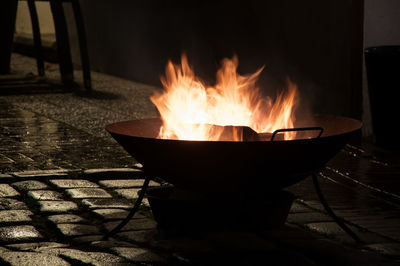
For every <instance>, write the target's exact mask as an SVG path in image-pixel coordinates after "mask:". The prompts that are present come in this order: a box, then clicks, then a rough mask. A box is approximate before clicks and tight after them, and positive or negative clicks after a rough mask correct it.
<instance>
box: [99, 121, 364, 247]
mask: <svg viewBox="0 0 400 266" xmlns="http://www.w3.org/2000/svg"><path fill="white" fill-rule="evenodd" d="M310 130H311V131H312V130H315V131H319V133H318V135H317V136H316V137H315V138H319V137H320V136H321V135H322V133H323V128H322V127H305V128H293V129H279V130H276V131H275V132H273V134H272V136H271V139H270V141H274V137H275V136H276V135H277V134H280V133H284V132H293V131H310ZM145 169H146V168H145V167H144V172H145V173H146V175H145V176H146V178H145V180H144V183H143V186H142V189H141V190H140V191H139V195H138V199H137V200H136V202H135V204H134V206H133V208H132V209H131V211H130V213H129V214H128V215H127V217H126V218H125V219H124V220H123V221H122V222H121V223H120V224H118V225H117V226H116V227H115V228H114V229H113V230H111V231H109V232H108V233H107V234H105V236H104V237H103V239H108V238H109V237H111V236H113V235H114V234H116V233H118V232H119V231H120V230H121V229H122V228H123V227H124V226H125V225H126V224H127V223H128V222H129V221H130V220H131V218H132V217H133V216H134V215H135V213H136V212H137V211H138V209H139V207H140V204H141V203H142V201H143V198H144V196H145V194H146V192H147V188H148V185H149V182H150V180H151V179H153V178H154V177H153V176H152V175H151V174H148V173H147V172H146V171H145ZM310 175H311V176H312V179H313V184H314V188H315V191H316V193H317V195H318V198H319V200H320V202H321V204H322V205H323V207H324V209H325V211H326V212H327V213H328V214H329V215H330V216H331V218H332V219H333V220H334V221H335V222H336V223H337V224H338V225H339V226H340V227H341V228H342V229H343V230H344V231H345V232H346V233H347V234H348V235H349V236H350V237H352V238H353V239H354V240H355V241H356V242H357V243H361V242H362V241H361V240H360V238H359V237H358V236H357V235H356V234H355V233H354V232H353V231H352V230H351V229H350V228H349V227H348V226H346V224H345V223H344V222H343V220H342V219H341V218H339V217H338V216H337V215H336V214H335V213H334V212H333V210H332V209H331V208H330V207H329V205H328V203H327V201H326V199H325V197H324V196H323V194H322V191H321V188H320V185H319V182H318V177H317V174H316V173H315V171H314V172H312V173H311V174H310Z"/></svg>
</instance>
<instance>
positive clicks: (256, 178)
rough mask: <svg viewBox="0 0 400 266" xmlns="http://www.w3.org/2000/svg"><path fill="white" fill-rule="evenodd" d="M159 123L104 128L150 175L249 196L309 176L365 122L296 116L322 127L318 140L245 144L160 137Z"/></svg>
mask: <svg viewBox="0 0 400 266" xmlns="http://www.w3.org/2000/svg"><path fill="white" fill-rule="evenodd" d="M160 126H161V120H160V119H143V120H133V121H126V122H118V123H114V124H111V125H108V126H107V127H106V130H107V131H108V132H109V133H110V134H111V135H112V137H113V138H114V139H115V140H116V141H117V142H118V143H119V144H120V145H121V146H122V147H123V148H124V149H125V150H126V151H127V152H128V153H129V154H131V155H132V156H133V157H134V158H135V159H136V160H137V161H139V162H140V163H141V164H143V166H144V170H145V173H147V174H148V175H152V176H157V177H159V178H162V179H164V180H165V181H167V182H169V183H171V184H174V185H175V186H176V187H178V188H182V189H188V190H192V191H197V192H201V193H203V194H215V193H218V194H221V193H225V194H226V193H238V192H239V191H244V193H245V194H248V192H249V191H252V190H253V191H254V190H263V191H266V190H271V191H273V190H278V189H279V190H280V189H282V188H284V187H287V186H290V185H292V184H294V183H297V182H299V181H301V180H302V179H304V178H306V177H307V176H308V175H310V174H311V173H312V172H315V171H317V170H318V169H319V168H321V167H323V166H324V165H325V164H326V163H327V162H328V161H329V160H330V159H331V158H332V157H333V156H335V154H337V153H338V152H339V151H340V149H341V148H342V147H343V146H344V145H345V144H346V143H347V142H348V140H349V139H350V138H351V136H352V135H353V134H354V133H355V132H356V131H358V130H360V128H361V126H362V123H361V122H360V121H357V120H354V119H351V118H346V117H337V116H330V115H314V116H308V117H303V118H299V119H297V121H296V124H295V127H315V126H319V127H322V128H323V129H324V132H323V134H322V135H321V137H320V138H313V139H298V140H290V141H282V140H280V141H279V140H278V141H247V142H233V141H185V140H170V139H158V138H157V135H158V133H159V129H160Z"/></svg>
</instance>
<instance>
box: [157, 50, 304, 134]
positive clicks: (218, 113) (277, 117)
mask: <svg viewBox="0 0 400 266" xmlns="http://www.w3.org/2000/svg"><path fill="white" fill-rule="evenodd" d="M237 67H238V59H237V57H233V58H232V59H224V60H223V61H222V66H221V68H220V69H219V70H218V72H217V83H216V85H215V86H213V87H211V86H208V85H206V84H204V83H203V82H202V81H201V80H200V79H199V78H198V77H196V76H195V74H194V72H193V70H192V68H191V67H190V66H189V64H188V61H187V58H186V56H185V55H182V60H181V65H180V66H179V65H174V64H172V62H171V61H169V62H168V65H167V69H166V76H165V77H162V79H161V81H162V83H163V85H164V88H165V91H164V92H162V93H156V94H155V95H153V96H152V97H151V101H152V102H153V103H154V104H155V105H156V107H157V108H158V110H159V112H160V114H161V118H162V121H163V125H162V126H161V128H160V133H159V138H162V139H179V140H213V141H218V140H230V141H243V140H244V138H243V134H241V132H242V131H243V127H249V128H251V129H252V130H254V131H256V132H257V133H268V132H269V133H272V132H274V131H275V130H278V129H285V128H293V124H294V121H295V116H294V107H295V105H296V103H297V102H298V93H297V87H296V85H295V84H293V83H291V82H290V81H289V82H288V83H289V84H288V88H287V92H286V93H280V94H279V95H278V96H277V97H276V99H275V101H273V100H272V99H271V98H270V97H268V98H263V97H262V96H261V93H260V90H259V88H258V87H257V86H256V81H257V78H258V76H259V74H260V73H261V71H262V70H263V68H260V69H259V70H258V71H257V72H255V73H254V74H251V75H247V76H241V75H239V74H238V73H237V72H236V70H237ZM216 125H217V126H216ZM223 126H237V127H232V128H231V131H232V134H230V135H229V137H228V138H227V134H226V130H225V129H224V127H223ZM283 135H284V139H285V140H289V139H294V138H295V136H296V132H286V133H284V134H283Z"/></svg>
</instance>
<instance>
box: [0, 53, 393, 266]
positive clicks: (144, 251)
mask: <svg viewBox="0 0 400 266" xmlns="http://www.w3.org/2000/svg"><path fill="white" fill-rule="evenodd" d="M34 66H35V65H34V61H33V60H31V59H30V58H27V57H23V56H19V55H13V65H12V67H13V70H14V71H15V72H16V73H19V74H20V73H27V72H34ZM47 72H48V74H47V75H48V76H49V77H52V78H58V77H57V68H56V67H55V66H53V65H50V66H48V71H47ZM75 75H76V79H77V80H79V79H80V75H81V73H80V72H79V71H77V72H76V73H75ZM93 84H94V88H95V92H94V93H93V94H92V95H87V94H85V93H83V92H61V93H60V92H57V93H55V92H53V91H46V92H42V93H34V94H32V93H29V94H18V93H15V94H10V93H7V94H8V95H6V96H0V169H1V172H0V244H1V246H0V265H3V264H5V265H7V264H11V265H104V264H113V265H114V264H115V265H136V264H137V265H266V264H267V265H400V243H399V242H400V221H399V220H400V218H399V217H400V215H399V214H400V207H399V204H400V183H399V182H400V181H399V179H398V177H399V176H400V175H399V173H400V160H399V158H400V155H399V154H398V153H393V152H387V151H384V150H380V149H377V148H375V147H373V146H370V145H368V144H364V147H363V149H360V148H355V147H352V146H346V147H345V148H344V149H343V150H342V151H341V152H340V153H339V154H338V155H337V156H336V157H335V158H334V159H333V160H331V161H330V162H329V164H328V165H327V167H325V168H324V169H322V170H321V174H320V177H319V179H320V182H321V188H322V191H323V192H324V195H325V196H326V198H327V201H328V202H329V203H330V204H331V207H332V208H333V209H334V211H335V212H336V213H337V214H338V215H339V216H340V217H342V218H343V219H344V220H345V222H346V223H347V224H348V225H349V226H350V227H351V228H352V230H353V231H354V232H355V233H356V234H357V235H359V237H360V238H361V239H362V240H363V243H362V244H357V243H355V242H354V241H353V240H352V239H351V238H350V237H349V236H348V235H347V234H345V233H344V232H343V231H342V230H341V229H340V228H339V227H338V226H337V225H336V224H335V223H334V222H333V221H332V219H331V218H330V217H329V216H328V215H327V214H326V213H325V211H324V210H323V208H322V206H321V204H320V203H319V201H318V199H317V197H316V194H315V192H314V189H313V186H312V182H311V179H310V178H308V179H306V180H304V181H303V182H300V183H298V184H296V185H294V186H292V187H291V188H290V189H289V190H290V191H292V192H293V193H294V194H295V195H296V196H297V197H298V199H297V200H296V201H295V203H294V204H293V206H292V209H291V211H290V214H289V217H288V219H287V223H286V225H285V226H284V227H283V228H281V229H279V230H272V231H265V232H260V231H257V232H219V233H217V232H215V233H208V234H203V235H201V236H196V237H171V236H167V235H165V234H164V233H163V232H162V231H161V232H160V231H158V230H157V228H156V223H155V222H154V219H153V218H152V214H151V211H150V210H149V207H148V203H147V202H145V203H144V205H143V206H142V208H141V211H140V213H139V214H137V215H136V216H135V217H134V219H132V221H131V222H130V223H129V224H128V225H127V226H126V227H124V228H123V230H122V231H121V232H120V233H118V234H117V235H115V236H114V237H112V238H110V239H109V240H102V236H103V235H104V234H105V233H106V232H107V231H108V230H110V229H112V228H113V227H114V226H115V225H116V224H118V222H119V221H121V219H123V218H124V217H125V216H126V215H127V212H128V210H129V208H131V207H132V204H133V202H134V199H135V198H136V195H137V191H138V190H139V189H140V186H141V184H142V182H143V178H144V176H143V173H142V171H141V170H140V164H137V162H136V161H135V160H134V159H133V158H131V157H130V156H129V155H128V154H127V153H126V152H125V151H123V150H122V149H121V148H120V147H119V145H117V144H116V143H115V142H114V141H113V140H112V139H111V138H110V137H109V136H108V134H107V133H106V132H105V130H104V126H105V125H106V124H108V123H111V122H115V121H120V120H127V119H134V118H144V117H151V116H154V115H156V112H155V110H154V108H153V107H152V105H151V103H150V102H149V100H148V96H150V95H151V94H152V93H153V92H154V90H155V88H153V87H150V86H147V85H143V84H138V83H135V82H131V81H126V80H121V79H118V78H115V77H110V76H107V75H104V74H100V73H95V72H94V73H93ZM0 95H1V93H0ZM151 185H152V186H158V185H159V184H158V183H157V182H152V183H151ZM205 215H207V214H205ZM210 219H212V217H210Z"/></svg>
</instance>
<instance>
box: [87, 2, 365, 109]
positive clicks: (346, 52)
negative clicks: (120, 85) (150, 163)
mask: <svg viewBox="0 0 400 266" xmlns="http://www.w3.org/2000/svg"><path fill="white" fill-rule="evenodd" d="M144 2H146V3H140V4H138V3H135V1H132V0H114V1H109V0H84V1H81V5H82V9H83V12H84V16H85V19H86V26H87V34H88V45H89V50H90V61H91V64H92V66H93V68H94V69H96V70H99V71H102V72H106V73H110V74H113V75H118V76H121V77H125V78H128V79H133V80H136V81H140V82H145V83H150V84H155V85H160V82H159V77H160V75H161V74H162V73H163V72H164V68H165V65H166V62H167V60H168V59H173V60H174V61H175V62H178V61H179V58H180V55H181V53H182V52H183V51H185V52H186V53H187V54H188V57H189V61H190V63H191V64H192V65H193V66H194V68H195V71H196V73H198V74H199V75H200V76H201V77H202V78H203V79H205V80H208V81H212V80H213V78H214V73H215V70H216V69H217V67H218V62H219V60H220V59H221V58H223V57H231V56H232V55H233V54H234V53H236V54H237V55H238V56H239V72H240V73H242V74H244V73H248V72H254V71H255V70H257V69H258V68H259V67H261V66H263V65H265V66H266V68H265V70H264V71H263V74H262V76H261V78H260V86H261V87H263V89H264V91H266V92H268V93H274V92H275V91H276V90H278V89H280V88H281V87H284V84H285V81H286V78H287V77H289V78H290V79H291V80H293V81H294V82H296V83H297V84H298V85H299V88H300V91H301V96H302V101H303V102H308V103H309V106H310V108H311V109H312V110H313V111H314V112H319V113H332V114H338V115H348V116H354V117H359V116H360V115H361V62H362V60H361V59H362V57H361V56H362V6H363V5H362V0H340V1H334V0H329V1H318V0H308V1H296V0H281V1H273V0H268V1H265V0H264V1H262V0H259V1H256V0H253V1H212V2H211V1H210V2H207V1H166V2H164V1H155V0H153V1H144ZM159 2H162V3H159ZM180 2H181V3H180ZM188 2H190V3H188Z"/></svg>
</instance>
